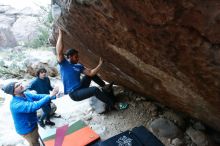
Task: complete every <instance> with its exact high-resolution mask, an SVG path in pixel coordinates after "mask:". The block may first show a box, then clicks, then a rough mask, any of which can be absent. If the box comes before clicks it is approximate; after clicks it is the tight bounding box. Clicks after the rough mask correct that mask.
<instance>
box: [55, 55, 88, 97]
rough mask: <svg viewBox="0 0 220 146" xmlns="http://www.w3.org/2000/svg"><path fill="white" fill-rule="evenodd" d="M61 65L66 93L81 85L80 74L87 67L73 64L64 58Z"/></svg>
mask: <svg viewBox="0 0 220 146" xmlns="http://www.w3.org/2000/svg"><path fill="white" fill-rule="evenodd" d="M59 65H60V73H61V78H62V81H63V86H64V94H68V93H70V92H71V91H74V90H75V89H77V88H78V87H79V86H80V74H81V73H82V72H83V70H84V69H85V68H84V66H83V65H82V64H79V63H77V64H72V63H70V62H69V61H67V60H66V59H63V60H62V61H61V62H60V63H59Z"/></svg>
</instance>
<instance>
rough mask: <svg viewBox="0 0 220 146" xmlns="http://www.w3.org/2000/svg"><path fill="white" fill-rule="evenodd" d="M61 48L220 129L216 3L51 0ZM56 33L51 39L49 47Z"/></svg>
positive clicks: (218, 12)
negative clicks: (57, 8)
mask: <svg viewBox="0 0 220 146" xmlns="http://www.w3.org/2000/svg"><path fill="white" fill-rule="evenodd" d="M55 2H56V3H57V4H58V5H59V6H61V9H62V15H61V17H60V18H59V19H58V21H56V25H55V27H54V28H56V29H57V26H59V27H60V28H61V29H63V30H64V31H65V32H66V33H65V35H64V43H65V48H75V49H77V50H78V51H79V52H80V61H81V62H82V63H83V64H84V65H85V66H87V67H91V68H93V67H95V66H96V65H97V64H98V60H99V57H102V58H103V59H104V64H103V66H102V69H101V71H100V74H101V76H102V77H103V78H104V79H106V80H107V81H112V80H114V81H115V82H116V83H117V84H119V85H122V86H124V87H127V88H129V89H132V90H134V91H136V92H138V93H140V94H142V95H144V96H151V97H154V98H155V99H156V100H157V101H159V102H161V103H163V104H165V105H167V106H169V107H172V108H174V109H176V110H178V111H182V112H185V113H188V114H189V115H191V116H192V117H194V118H197V119H200V120H201V121H203V122H204V123H206V124H207V125H209V126H210V127H212V128H215V129H217V130H218V131H220V124H219V123H220V106H219V105H220V90H219V89H220V27H219V26H220V25H219V24H220V1H219V0H211V1H208V0H188V1H186V0H178V1H172V0H169V1H162V0H154V1H151V0H128V1H124V0H63V1H59V0H55ZM56 32H57V31H54V32H53V36H54V38H51V42H52V43H53V44H54V45H55V42H56V37H57V33H56Z"/></svg>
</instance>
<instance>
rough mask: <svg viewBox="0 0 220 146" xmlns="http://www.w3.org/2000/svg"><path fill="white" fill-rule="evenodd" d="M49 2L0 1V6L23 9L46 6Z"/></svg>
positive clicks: (26, 0)
mask: <svg viewBox="0 0 220 146" xmlns="http://www.w3.org/2000/svg"><path fill="white" fill-rule="evenodd" d="M50 3H51V0H0V4H4V5H11V6H12V7H14V8H17V9H22V8H25V7H32V8H35V7H37V5H40V6H47V5H48V4H50Z"/></svg>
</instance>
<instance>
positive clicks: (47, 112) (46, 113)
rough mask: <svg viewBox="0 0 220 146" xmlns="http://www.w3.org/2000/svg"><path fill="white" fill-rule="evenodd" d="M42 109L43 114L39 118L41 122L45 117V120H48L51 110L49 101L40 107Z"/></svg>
mask: <svg viewBox="0 0 220 146" xmlns="http://www.w3.org/2000/svg"><path fill="white" fill-rule="evenodd" d="M42 110H43V114H42V116H41V117H40V119H39V120H40V121H41V122H43V120H44V119H46V121H50V111H51V106H50V103H48V104H47V105H44V106H43V107H42Z"/></svg>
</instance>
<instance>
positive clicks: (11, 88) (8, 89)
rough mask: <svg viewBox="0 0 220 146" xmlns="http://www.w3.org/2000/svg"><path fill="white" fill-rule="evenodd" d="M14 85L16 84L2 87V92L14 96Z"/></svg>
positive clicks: (12, 83)
mask: <svg viewBox="0 0 220 146" xmlns="http://www.w3.org/2000/svg"><path fill="white" fill-rule="evenodd" d="M15 83H17V82H11V83H9V84H7V85H5V86H3V88H2V90H3V91H4V92H5V93H7V94H11V95H14V86H15Z"/></svg>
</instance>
